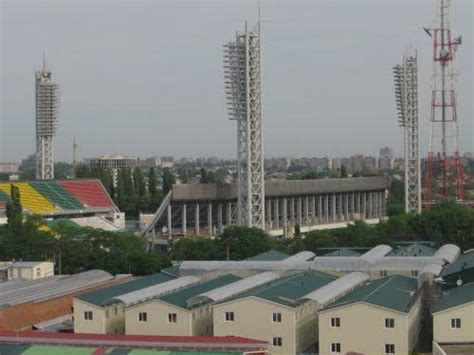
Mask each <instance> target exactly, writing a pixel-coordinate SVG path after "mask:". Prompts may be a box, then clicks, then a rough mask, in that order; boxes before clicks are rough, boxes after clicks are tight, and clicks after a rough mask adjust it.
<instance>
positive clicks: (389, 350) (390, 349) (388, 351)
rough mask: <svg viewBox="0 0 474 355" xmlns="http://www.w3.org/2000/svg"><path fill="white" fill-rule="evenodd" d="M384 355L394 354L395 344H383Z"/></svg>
mask: <svg viewBox="0 0 474 355" xmlns="http://www.w3.org/2000/svg"><path fill="white" fill-rule="evenodd" d="M385 354H395V344H385Z"/></svg>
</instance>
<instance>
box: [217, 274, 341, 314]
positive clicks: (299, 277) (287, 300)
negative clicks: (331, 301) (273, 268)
mask: <svg viewBox="0 0 474 355" xmlns="http://www.w3.org/2000/svg"><path fill="white" fill-rule="evenodd" d="M335 279H336V277H334V276H331V275H327V274H323V273H317V272H303V273H299V274H295V275H291V276H287V277H283V278H281V279H277V280H274V281H271V282H269V283H267V284H266V285H263V286H260V287H256V288H254V289H251V290H247V291H244V292H241V293H239V294H237V295H235V296H233V297H231V298H229V299H227V300H225V301H223V302H228V301H230V300H237V299H241V298H245V297H250V296H253V297H258V298H262V299H265V300H268V301H270V302H275V303H279V304H282V305H284V306H289V307H296V306H298V305H299V304H301V303H303V302H305V301H301V300H300V298H301V297H303V296H305V295H307V294H308V293H310V292H312V291H314V290H317V289H318V288H320V287H322V286H324V285H326V284H328V283H329V282H331V281H334V280H335ZM223 302H222V303H223Z"/></svg>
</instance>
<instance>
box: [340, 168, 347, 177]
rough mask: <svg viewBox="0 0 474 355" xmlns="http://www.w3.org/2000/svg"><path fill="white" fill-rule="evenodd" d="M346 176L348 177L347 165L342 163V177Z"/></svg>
mask: <svg viewBox="0 0 474 355" xmlns="http://www.w3.org/2000/svg"><path fill="white" fill-rule="evenodd" d="M346 177H348V175H347V169H346V166H345V165H341V178H346Z"/></svg>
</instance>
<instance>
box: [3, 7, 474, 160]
mask: <svg viewBox="0 0 474 355" xmlns="http://www.w3.org/2000/svg"><path fill="white" fill-rule="evenodd" d="M357 4H358V6H354V8H353V10H354V11H352V7H351V11H348V13H346V11H343V10H344V9H345V8H347V7H348V6H349V5H348V4H347V3H346V2H333V3H328V2H318V3H317V4H313V3H308V2H297V3H292V5H291V6H290V5H289V3H286V2H275V3H271V2H266V1H263V2H262V9H263V18H264V20H269V21H271V22H270V23H264V30H263V84H262V86H263V122H264V130H265V157H277V156H293V155H296V156H300V157H302V156H330V157H338V156H350V155H353V154H354V152H360V153H362V154H367V155H376V152H377V151H378V148H379V147H381V146H384V145H389V146H391V147H393V148H394V150H395V155H396V156H400V155H401V146H402V133H401V131H400V129H399V128H398V127H397V122H396V107H395V103H394V102H393V85H392V78H391V75H392V74H391V67H392V65H393V64H395V63H397V61H398V60H399V57H400V52H402V51H403V48H405V46H406V43H409V42H410V41H411V42H412V44H413V45H416V46H417V47H418V50H419V56H420V67H422V69H421V70H420V75H421V77H420V117H421V124H422V128H421V130H422V131H424V132H422V152H423V153H422V157H424V156H425V155H426V150H427V130H428V111H429V102H428V100H427V98H428V94H429V74H430V71H431V65H430V59H431V58H430V54H431V52H430V48H431V42H430V40H429V38H425V37H426V35H425V34H424V33H423V31H422V30H421V26H422V25H429V24H430V23H431V22H432V18H433V15H432V2H431V1H420V2H416V3H409V2H402V3H399V2H397V3H395V2H390V3H387V4H384V5H377V4H373V3H372V4H370V3H365V2H358V3H357ZM302 5H304V6H302ZM1 6H2V10H3V11H2V18H3V21H2V42H3V44H4V45H3V49H4V50H3V51H2V77H3V79H2V109H1V114H2V119H1V121H2V122H1V130H2V131H1V136H2V140H1V145H0V160H2V161H9V160H19V159H22V158H24V157H26V156H27V155H28V154H29V153H31V152H32V151H34V76H33V72H34V70H35V69H38V68H39V67H40V65H41V52H42V49H43V48H45V49H46V50H47V59H48V63H49V65H50V66H51V68H52V70H53V73H54V76H55V78H56V80H57V81H58V82H59V83H60V84H61V86H62V88H63V94H62V105H61V106H62V107H61V117H62V119H61V123H60V126H59V131H58V136H57V137H56V138H55V146H56V152H55V155H56V161H70V160H71V157H72V140H73V137H74V136H76V139H77V142H78V144H79V157H80V158H81V159H82V158H84V157H88V156H98V155H101V154H105V153H120V154H133V155H139V156H150V155H153V154H159V155H174V156H210V155H218V156H223V157H228V158H234V157H235V156H236V149H235V144H234V141H235V127H234V125H233V124H232V123H231V122H229V121H228V120H227V116H226V110H225V94H224V92H223V84H222V75H223V70H222V64H221V45H222V43H223V42H224V41H225V40H227V39H228V37H229V35H230V36H231V35H232V34H233V33H234V28H241V27H242V23H243V22H244V20H245V19H248V20H249V23H252V24H253V23H254V22H255V20H256V15H257V14H256V3H255V2H254V1H244V2H238V3H237V2H228V3H225V4H223V3H218V2H199V3H198V5H194V4H183V3H171V2H158V3H150V2H140V3H136V4H135V3H134V4H132V3H120V4H116V3H114V4H113V5H111V3H110V2H107V1H104V2H100V3H81V4H80V6H79V5H78V3H74V2H67V3H66V2H65V3H59V4H54V5H53V4H50V3H38V4H37V3H34V4H33V3H29V2H22V3H19V4H15V3H13V2H3V3H2V5H1ZM110 6H113V8H114V11H113V13H111V14H110V16H109V13H108V12H107V9H108V8H109V7H110ZM368 6H371V9H372V13H374V12H375V14H376V15H373V16H372V17H370V18H365V17H364V12H365V10H366V9H367V7H368ZM408 7H410V8H411V11H410V12H408V11H406V9H407V8H408ZM92 9H94V10H95V11H93V12H91V10H92ZM393 11H396V12H400V13H403V12H404V13H407V15H406V16H404V17H403V19H399V18H398V17H397V16H392V12H393ZM75 12H78V14H77V15H74V14H75ZM85 13H88V15H90V16H89V17H88V19H87V21H86V23H82V22H81V21H78V19H79V18H81V19H83V18H84V16H79V15H81V14H82V15H84V14H85ZM336 14H337V16H339V17H341V21H338V22H337V24H335V23H334V24H332V23H329V21H328V19H330V18H331V16H335V15H336ZM20 15H21V16H22V19H21V20H20V19H19V17H18V16H20ZM75 16H77V18H76V17H75ZM391 17H393V19H392V18H391ZM125 19H127V20H128V21H129V23H130V24H132V25H131V26H130V28H127V29H126V28H123V27H122V26H121V24H122V23H123V21H124V20H125ZM392 22H393V23H394V24H395V23H397V28H394V27H393V26H391V24H392ZM341 23H345V25H341ZM453 24H454V25H453V28H454V29H455V31H456V33H460V34H462V35H463V38H464V41H463V42H464V43H463V47H462V48H461V50H460V52H459V53H458V61H457V67H458V69H459V71H460V72H461V77H460V88H459V109H460V115H459V116H460V121H461V124H460V126H461V132H462V134H461V151H462V152H464V151H472V150H473V145H472V136H473V132H472V107H470V105H469V104H468V102H469V98H470V97H472V86H471V85H472V84H471V83H469V78H470V77H472V44H471V42H472V32H471V31H470V29H469V25H470V24H472V4H471V3H470V2H469V1H459V2H456V3H455V4H454V6H453ZM35 28H41V30H42V33H41V34H42V37H41V38H33V36H31V33H35ZM119 28H121V30H120V31H118V29H119ZM216 28H217V29H218V30H217V31H216ZM58 29H62V30H61V31H58ZM193 29H194V31H193ZM196 29H199V31H198V32H196ZM290 29H291V31H292V33H289V32H288V31H289V30H290ZM164 30H166V31H164ZM78 31H82V32H80V33H79V32H78ZM347 31H351V33H352V34H354V36H351V41H348V38H347V37H348V36H346V33H348V32H347ZM98 33H100V34H101V36H98V35H97V34H98ZM163 33H166V36H164V35H162V34H163ZM319 33H328V35H326V36H320V35H319ZM170 36H171V39H170ZM354 38H355V39H356V41H354ZM17 43H22V44H24V45H22V46H18V45H17ZM183 47H186V51H184V50H183ZM374 48H381V50H377V51H374ZM369 50H372V52H375V53H372V52H370V53H369V52H368V51H369ZM93 52H94V53H93ZM186 53H191V54H192V55H187V54H186ZM295 53H297V54H300V55H299V56H295ZM315 64H316V65H315ZM124 69H125V70H124ZM351 73H352V75H350V74H351ZM190 78H194V80H190ZM7 88H8V90H6V89H7ZM341 103H342V104H341ZM99 117H102V119H99ZM198 120H199V122H200V123H196V122H197V121H198ZM356 122H357V123H356ZM210 127H212V130H209V128H210ZM137 137H138V138H139V139H137ZM209 137H210V138H209ZM216 152H219V153H218V154H216Z"/></svg>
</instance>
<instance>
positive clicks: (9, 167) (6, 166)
mask: <svg viewBox="0 0 474 355" xmlns="http://www.w3.org/2000/svg"><path fill="white" fill-rule="evenodd" d="M19 172H20V164H19V163H0V173H3V174H18V173H19Z"/></svg>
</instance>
